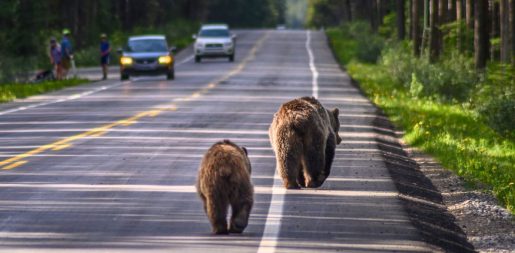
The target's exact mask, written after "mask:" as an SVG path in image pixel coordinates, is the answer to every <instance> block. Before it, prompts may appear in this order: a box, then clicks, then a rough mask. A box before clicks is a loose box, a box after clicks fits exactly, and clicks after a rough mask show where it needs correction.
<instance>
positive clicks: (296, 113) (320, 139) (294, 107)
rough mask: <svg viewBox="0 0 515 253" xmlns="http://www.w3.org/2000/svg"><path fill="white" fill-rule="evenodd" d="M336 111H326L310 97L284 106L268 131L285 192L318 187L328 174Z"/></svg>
mask: <svg viewBox="0 0 515 253" xmlns="http://www.w3.org/2000/svg"><path fill="white" fill-rule="evenodd" d="M338 114H339V110H338V108H335V109H333V110H327V109H326V108H324V107H323V106H322V104H320V102H319V101H318V100H317V99H315V98H313V97H302V98H298V99H294V100H292V101H289V102H287V103H284V104H283V105H281V107H280V108H279V111H278V112H277V113H276V114H275V115H274V119H273V121H272V125H271V126H270V129H269V136H270V142H271V144H272V147H273V149H274V152H275V156H276V160H277V165H276V168H277V171H278V172H279V175H280V176H281V177H282V179H283V183H284V186H285V187H286V188H288V189H298V188H300V186H303V187H309V188H315V187H319V186H321V185H322V184H323V183H324V181H325V179H326V178H327V177H328V176H329V173H330V172H331V165H332V162H333V159H334V154H335V149H336V145H337V144H340V143H341V141H342V140H341V138H340V136H339V135H338V131H339V129H340V121H339V120H338Z"/></svg>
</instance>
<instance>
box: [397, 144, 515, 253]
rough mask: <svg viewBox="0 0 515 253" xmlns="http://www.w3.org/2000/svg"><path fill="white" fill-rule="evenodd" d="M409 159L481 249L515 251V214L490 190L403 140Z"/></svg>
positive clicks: (468, 237) (484, 250)
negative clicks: (477, 186) (471, 183)
mask: <svg viewBox="0 0 515 253" xmlns="http://www.w3.org/2000/svg"><path fill="white" fill-rule="evenodd" d="M402 146H403V149H404V150H405V151H406V152H407V154H408V156H409V158H411V159H412V160H413V161H415V162H416V163H417V164H418V167H419V170H420V171H421V172H422V173H423V174H424V175H425V176H426V177H427V178H428V179H429V180H431V182H432V184H433V185H434V186H435V187H436V189H437V190H438V191H439V192H440V193H441V195H442V197H443V203H444V205H445V206H446V209H447V212H449V213H450V214H451V215H453V216H454V218H455V221H456V223H457V224H458V226H459V227H460V228H461V229H462V230H463V232H464V233H465V235H466V236H467V240H468V241H469V242H470V243H471V244H472V245H473V246H474V248H475V250H476V251H478V252H515V217H514V216H513V215H512V214H511V213H510V212H509V211H508V210H506V209H505V208H503V207H501V206H500V205H499V203H498V201H497V199H496V198H495V197H494V196H493V195H492V194H491V193H489V192H488V191H486V190H485V191H482V190H477V189H470V188H467V187H466V182H465V181H464V180H463V179H462V178H460V177H459V176H457V175H456V174H455V173H454V172H452V171H450V170H447V169H445V168H443V167H442V166H441V165H440V164H439V163H438V162H437V161H436V160H435V159H433V158H432V157H431V156H429V155H427V154H424V153H423V152H421V151H419V150H417V149H416V148H411V147H408V146H407V145H406V144H405V143H402Z"/></svg>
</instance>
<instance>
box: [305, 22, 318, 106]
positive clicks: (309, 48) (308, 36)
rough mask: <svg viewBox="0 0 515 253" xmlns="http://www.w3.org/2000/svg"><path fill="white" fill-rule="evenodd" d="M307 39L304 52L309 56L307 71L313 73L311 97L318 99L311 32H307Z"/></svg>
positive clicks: (316, 73) (316, 72)
mask: <svg viewBox="0 0 515 253" xmlns="http://www.w3.org/2000/svg"><path fill="white" fill-rule="evenodd" d="M306 34H307V39H306V50H307V51H308V55H309V69H310V70H311V73H313V80H312V83H313V93H312V96H313V97H315V98H318V71H317V68H316V66H315V56H314V54H313V51H312V50H311V31H309V30H308V31H307V32H306Z"/></svg>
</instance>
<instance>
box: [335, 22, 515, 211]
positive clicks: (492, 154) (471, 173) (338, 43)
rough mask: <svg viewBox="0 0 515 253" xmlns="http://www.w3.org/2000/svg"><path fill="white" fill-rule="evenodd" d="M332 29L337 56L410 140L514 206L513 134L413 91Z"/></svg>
mask: <svg viewBox="0 0 515 253" xmlns="http://www.w3.org/2000/svg"><path fill="white" fill-rule="evenodd" d="M338 30H339V29H338ZM327 35H328V37H329V40H330V42H331V46H332V48H333V51H334V53H335V56H336V57H337V59H338V60H339V61H340V63H341V64H344V65H345V67H346V68H347V70H348V72H349V74H350V75H351V76H352V77H353V78H354V79H356V80H357V81H358V82H359V83H360V87H361V88H362V89H363V91H364V92H365V93H366V94H367V96H368V97H369V98H370V99H371V100H372V101H373V102H374V103H375V104H376V105H378V106H379V107H381V108H382V109H383V110H384V112H385V113H386V114H387V115H388V116H389V118H390V120H392V122H393V123H394V124H395V125H396V126H397V127H399V128H401V129H402V130H404V132H405V135H404V137H403V139H404V140H405V141H406V142H407V143H408V144H410V145H412V146H415V147H417V148H420V149H421V150H423V151H424V152H426V153H428V154H430V155H432V156H433V157H435V158H436V159H437V160H438V161H439V162H440V163H441V164H442V165H443V166H444V167H445V168H447V169H451V170H453V171H455V172H456V173H457V174H458V175H460V176H462V177H464V178H465V179H466V180H467V181H468V182H470V183H472V184H473V185H476V186H481V187H480V188H482V189H485V188H486V189H487V190H491V191H492V192H493V193H494V194H495V195H496V196H497V198H498V199H499V200H500V202H501V203H502V204H503V205H504V206H506V207H507V208H508V209H509V210H510V211H511V212H512V213H514V212H515V167H514V164H515V143H514V142H513V140H510V139H508V138H504V137H502V136H500V135H499V134H498V133H497V132H495V131H494V130H493V129H492V128H490V127H489V126H488V125H487V123H486V122H484V120H483V119H482V117H480V116H479V115H478V113H476V112H475V111H474V110H471V109H467V108H466V107H464V106H462V105H460V104H452V103H444V102H439V101H438V100H435V99H431V98H426V97H422V98H420V97H413V96H412V95H411V94H410V91H409V89H407V88H406V87H404V86H403V85H402V84H399V83H396V82H395V81H394V80H395V78H393V77H392V76H391V75H389V74H388V71H387V70H386V69H385V67H384V66H382V65H378V64H368V63H363V62H359V61H356V60H353V59H354V57H353V55H354V54H355V53H354V52H353V47H352V45H353V44H352V42H349V41H346V40H349V39H348V38H346V37H345V36H343V34H342V33H341V32H338V31H334V30H333V29H329V30H328V32H327ZM349 45H350V46H349Z"/></svg>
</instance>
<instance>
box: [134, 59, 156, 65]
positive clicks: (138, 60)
mask: <svg viewBox="0 0 515 253" xmlns="http://www.w3.org/2000/svg"><path fill="white" fill-rule="evenodd" d="M156 61H157V59H155V58H147V59H136V63H138V64H153V63H155V62H156Z"/></svg>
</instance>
